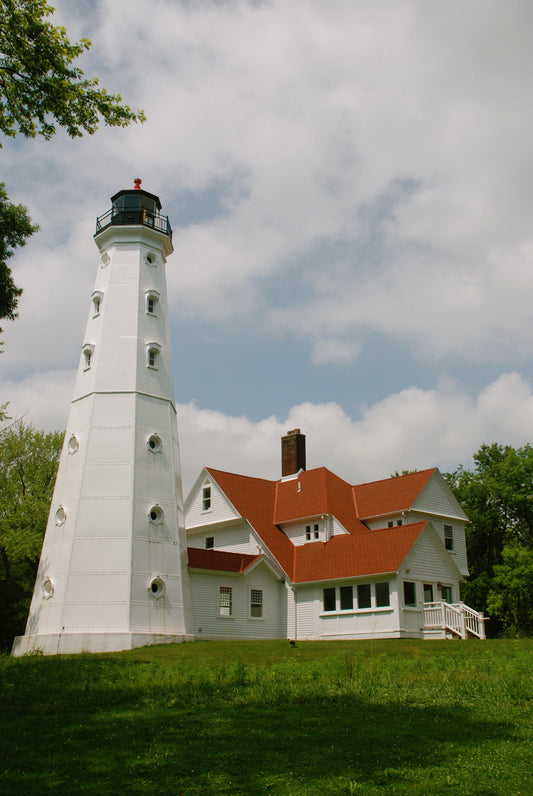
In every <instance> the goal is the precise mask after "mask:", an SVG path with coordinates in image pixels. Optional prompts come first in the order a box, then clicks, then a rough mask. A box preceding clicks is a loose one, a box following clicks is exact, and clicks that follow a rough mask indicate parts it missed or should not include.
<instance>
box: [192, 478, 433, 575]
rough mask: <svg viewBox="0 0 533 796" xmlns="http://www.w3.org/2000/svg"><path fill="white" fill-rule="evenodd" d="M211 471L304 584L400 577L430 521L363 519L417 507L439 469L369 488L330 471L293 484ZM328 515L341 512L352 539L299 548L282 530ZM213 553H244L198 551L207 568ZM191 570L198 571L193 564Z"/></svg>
mask: <svg viewBox="0 0 533 796" xmlns="http://www.w3.org/2000/svg"><path fill="white" fill-rule="evenodd" d="M208 472H209V474H210V476H211V477H212V478H213V479H214V481H215V482H216V483H217V484H218V485H219V487H220V488H221V489H222V491H223V492H224V493H225V495H226V497H227V498H228V500H229V501H230V502H231V503H232V505H233V506H234V508H235V509H236V511H237V512H238V513H239V514H240V515H241V517H243V518H244V519H246V520H248V522H249V523H250V525H251V526H252V527H253V528H254V529H255V531H256V532H257V534H258V535H259V536H260V538H261V540H262V542H263V544H264V545H265V546H266V548H268V550H269V551H270V552H271V553H272V555H273V556H274V558H275V559H276V560H277V562H278V564H279V565H280V566H281V568H282V569H283V570H284V571H285V572H286V573H287V575H288V576H289V578H290V579H291V580H292V581H293V582H297V583H304V582H309V581H316V580H333V579H337V578H344V577H361V576H365V575H372V574H379V573H381V572H383V573H385V572H395V571H396V570H397V569H398V567H399V566H400V564H401V563H402V561H403V560H404V558H405V556H406V555H407V553H408V552H409V550H410V549H411V547H412V546H413V544H414V542H415V541H416V539H417V538H418V536H419V535H420V533H421V532H422V530H423V528H424V527H425V525H426V523H425V522H421V523H413V524H407V525H403V526H400V527H395V528H385V529H382V530H379V531H369V530H368V528H367V527H366V525H364V524H363V523H362V522H361V521H360V520H359V519H358V517H359V516H370V513H367V514H363V513H362V511H361V506H362V508H363V511H365V512H367V511H368V510H369V509H370V508H373V509H374V511H373V513H374V514H378V515H379V514H386V513H388V512H389V511H395V510H401V509H406V508H409V507H410V506H411V505H412V503H413V502H414V500H415V499H416V496H417V495H418V494H419V493H420V490H421V489H422V488H423V486H424V485H425V484H426V483H427V481H428V479H429V478H430V476H431V475H432V473H433V472H434V470H426V471H423V472H421V473H415V474H411V475H408V476H400V477H398V478H392V479H387V481H378V482H375V483H373V484H363V485H362V486H361V487H352V486H350V484H348V483H347V482H346V481H343V480H342V479H341V478H338V477H337V476H336V475H334V474H333V473H332V472H330V471H329V470H327V469H326V468H325V467H320V468H317V469H315V470H307V471H303V472H301V473H299V474H298V476H297V477H296V478H291V479H288V480H285V481H284V480H279V481H267V480H266V479H263V478H252V477H250V476H244V475H235V474H234V473H226V472H223V471H222V470H214V469H212V468H208ZM385 484H386V485H387V487H388V489H389V490H391V493H392V494H391V496H389V495H388V493H387V489H385ZM358 508H359V510H358ZM322 514H333V515H334V516H335V517H336V518H337V519H338V520H339V522H341V523H342V525H343V527H344V528H345V529H346V530H347V531H348V533H347V534H341V535H339V536H334V537H332V538H331V539H329V540H328V541H327V542H326V543H323V542H316V543H310V544H304V545H293V543H292V542H291V541H290V540H289V538H288V537H287V536H286V535H285V534H284V533H283V531H282V530H281V528H280V527H279V526H280V525H282V524H283V523H287V522H290V521H294V520H298V519H307V518H311V517H319V516H320V515H322ZM206 553H207V555H232V556H238V555H239V554H237V553H231V554H229V553H226V554H223V553H220V552H218V551H209V550H208V551H203V550H196V551H195V552H193V556H194V555H199V554H204V557H203V558H202V561H204V562H206V561H208V558H207V557H206V556H205V554H206ZM252 558H253V557H252ZM190 566H196V565H195V564H193V563H191V562H190ZM204 568H205V566H204ZM208 568H210V569H211V568H213V567H208ZM228 571H242V570H228Z"/></svg>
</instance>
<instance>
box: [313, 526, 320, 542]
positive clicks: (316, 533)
mask: <svg viewBox="0 0 533 796" xmlns="http://www.w3.org/2000/svg"><path fill="white" fill-rule="evenodd" d="M313 534H314V537H315V539H318V538H319V537H320V532H319V529H318V523H315V525H313Z"/></svg>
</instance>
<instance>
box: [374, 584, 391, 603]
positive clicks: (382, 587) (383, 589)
mask: <svg viewBox="0 0 533 796" xmlns="http://www.w3.org/2000/svg"><path fill="white" fill-rule="evenodd" d="M386 605H390V597H389V582H388V580H384V581H380V582H379V583H376V606H377V607H378V608H383V607H384V606H386Z"/></svg>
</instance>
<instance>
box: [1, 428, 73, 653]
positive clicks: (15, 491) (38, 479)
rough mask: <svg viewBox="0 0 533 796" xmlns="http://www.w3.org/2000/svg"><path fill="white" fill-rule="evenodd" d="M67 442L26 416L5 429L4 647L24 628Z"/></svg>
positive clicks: (3, 523)
mask: <svg viewBox="0 0 533 796" xmlns="http://www.w3.org/2000/svg"><path fill="white" fill-rule="evenodd" d="M62 443H63V434H62V433H60V432H55V433H49V434H46V433H44V432H43V431H36V430H35V429H34V428H33V427H32V426H31V425H25V424H24V423H23V422H22V421H19V422H17V423H15V424H14V425H11V426H9V427H8V428H7V429H5V430H4V431H2V433H1V434H0V647H6V646H8V645H9V644H10V643H11V640H12V638H13V636H15V635H17V634H20V633H23V632H24V624H25V620H26V616H27V613H28V608H29V602H30V599H31V594H32V591H33V585H34V581H35V576H36V574H37V567H38V564H39V557H40V554H41V547H42V543H43V539H44V533H45V530H46V524H47V521H48V513H49V510H50V502H51V500H52V494H53V490H54V483H55V478H56V473H57V467H58V463H59V457H60V453H61V446H62Z"/></svg>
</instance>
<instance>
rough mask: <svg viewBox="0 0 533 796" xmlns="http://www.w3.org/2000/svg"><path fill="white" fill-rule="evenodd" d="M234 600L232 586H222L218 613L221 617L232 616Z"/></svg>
mask: <svg viewBox="0 0 533 796" xmlns="http://www.w3.org/2000/svg"><path fill="white" fill-rule="evenodd" d="M231 611H232V598H231V586H221V587H220V590H219V597H218V612H219V615H220V616H231Z"/></svg>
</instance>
